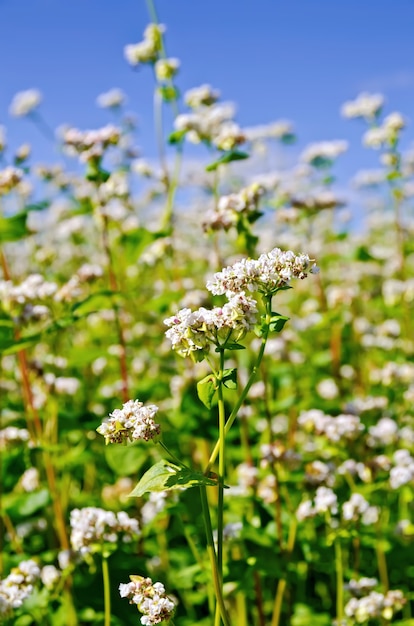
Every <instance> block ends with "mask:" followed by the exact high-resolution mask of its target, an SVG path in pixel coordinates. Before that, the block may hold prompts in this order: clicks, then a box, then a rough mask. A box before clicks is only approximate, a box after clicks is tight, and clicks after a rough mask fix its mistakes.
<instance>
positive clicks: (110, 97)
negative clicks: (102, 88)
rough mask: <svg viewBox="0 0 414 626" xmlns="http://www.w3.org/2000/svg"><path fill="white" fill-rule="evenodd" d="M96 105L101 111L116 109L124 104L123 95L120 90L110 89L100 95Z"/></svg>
mask: <svg viewBox="0 0 414 626" xmlns="http://www.w3.org/2000/svg"><path fill="white" fill-rule="evenodd" d="M96 103H97V105H98V106H99V107H101V108H102V109H116V108H118V107H120V106H122V105H123V104H124V103H125V94H124V92H123V91H122V89H110V90H109V91H106V92H105V93H101V94H100V95H99V96H98V97H97V99H96Z"/></svg>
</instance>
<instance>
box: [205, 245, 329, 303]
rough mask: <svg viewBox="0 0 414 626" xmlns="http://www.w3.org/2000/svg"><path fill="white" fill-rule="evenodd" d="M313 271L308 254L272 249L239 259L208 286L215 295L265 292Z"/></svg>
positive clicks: (215, 277)
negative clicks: (255, 256) (248, 257)
mask: <svg viewBox="0 0 414 626" xmlns="http://www.w3.org/2000/svg"><path fill="white" fill-rule="evenodd" d="M308 271H309V272H311V273H315V272H316V271H317V268H316V266H315V265H314V264H313V265H312V261H311V259H310V258H309V256H308V255H307V254H299V255H296V254H294V252H292V251H291V250H288V251H287V252H282V250H280V248H274V249H273V250H271V252H269V253H267V254H262V255H261V256H260V257H259V258H258V259H256V260H253V259H242V260H241V261H239V262H238V263H235V264H234V265H232V266H229V267H226V268H225V269H223V270H222V271H221V272H217V273H216V274H214V280H213V281H208V282H207V285H206V286H207V289H208V290H209V291H211V292H212V293H213V294H215V295H222V294H225V293H227V294H234V293H238V292H239V291H260V292H262V293H265V294H267V295H270V294H273V293H276V291H278V289H281V288H282V287H286V286H287V285H288V284H289V283H290V281H291V279H292V278H306V276H307V272H308Z"/></svg>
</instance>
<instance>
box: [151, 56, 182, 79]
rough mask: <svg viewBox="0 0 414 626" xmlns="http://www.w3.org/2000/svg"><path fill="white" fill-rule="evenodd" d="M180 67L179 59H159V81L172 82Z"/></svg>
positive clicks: (156, 68)
mask: <svg viewBox="0 0 414 626" xmlns="http://www.w3.org/2000/svg"><path fill="white" fill-rule="evenodd" d="M179 67H180V61H179V59H174V58H170V59H158V61H156V63H155V76H156V77H157V80H159V81H166V80H171V79H172V78H174V76H176V74H177V73H178V70H179Z"/></svg>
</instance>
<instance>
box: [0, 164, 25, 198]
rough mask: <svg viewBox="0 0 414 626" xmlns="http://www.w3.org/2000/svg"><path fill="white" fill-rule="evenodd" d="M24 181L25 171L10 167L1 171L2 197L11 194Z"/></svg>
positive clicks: (0, 192)
mask: <svg viewBox="0 0 414 626" xmlns="http://www.w3.org/2000/svg"><path fill="white" fill-rule="evenodd" d="M22 179H23V170H21V169H20V168H18V167H13V166H12V165H9V166H8V167H6V168H5V169H4V170H0V196H2V195H5V194H7V193H10V192H11V191H12V190H13V189H15V188H16V187H17V186H18V185H19V183H20V182H21V181H22Z"/></svg>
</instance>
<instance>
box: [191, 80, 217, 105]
mask: <svg viewBox="0 0 414 626" xmlns="http://www.w3.org/2000/svg"><path fill="white" fill-rule="evenodd" d="M219 98H220V92H219V91H218V90H217V89H213V87H211V85H200V87H194V88H193V89H189V90H188V91H187V92H186V93H185V94H184V101H185V103H186V105H187V106H188V107H190V109H198V108H199V107H202V106H207V107H208V106H211V105H212V104H214V103H215V102H217V100H218V99H219Z"/></svg>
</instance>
